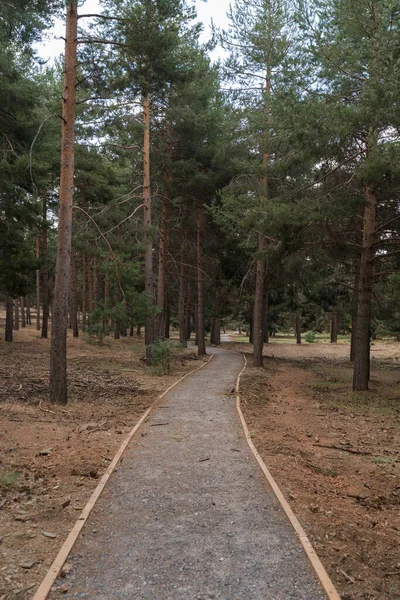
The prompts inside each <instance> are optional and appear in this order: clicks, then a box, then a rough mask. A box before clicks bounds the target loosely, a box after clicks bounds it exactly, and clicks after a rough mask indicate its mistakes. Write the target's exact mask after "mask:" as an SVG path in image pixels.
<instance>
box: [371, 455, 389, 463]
mask: <svg viewBox="0 0 400 600" xmlns="http://www.w3.org/2000/svg"><path fill="white" fill-rule="evenodd" d="M371 462H373V463H374V465H390V464H391V462H392V459H391V458H389V457H388V456H374V457H373V458H371Z"/></svg>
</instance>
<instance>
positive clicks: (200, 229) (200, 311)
mask: <svg viewBox="0 0 400 600" xmlns="http://www.w3.org/2000/svg"><path fill="white" fill-rule="evenodd" d="M203 235H204V207H203V203H202V201H201V200H198V202H197V319H196V322H197V327H196V331H197V353H198V355H199V356H204V355H205V354H207V353H206V341H205V333H204V275H203Z"/></svg>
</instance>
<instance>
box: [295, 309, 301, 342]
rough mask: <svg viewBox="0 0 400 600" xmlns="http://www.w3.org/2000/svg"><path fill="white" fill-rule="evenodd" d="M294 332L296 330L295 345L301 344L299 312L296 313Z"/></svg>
mask: <svg viewBox="0 0 400 600" xmlns="http://www.w3.org/2000/svg"><path fill="white" fill-rule="evenodd" d="M295 330H296V332H295V333H296V343H297V344H301V315H300V313H299V312H297V313H296V322H295Z"/></svg>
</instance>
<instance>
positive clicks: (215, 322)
mask: <svg viewBox="0 0 400 600" xmlns="http://www.w3.org/2000/svg"><path fill="white" fill-rule="evenodd" d="M210 343H211V344H212V345H213V346H219V345H220V344H221V319H220V317H212V319H211V335H210Z"/></svg>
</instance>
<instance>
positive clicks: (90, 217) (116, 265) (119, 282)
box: [72, 205, 126, 304]
mask: <svg viewBox="0 0 400 600" xmlns="http://www.w3.org/2000/svg"><path fill="white" fill-rule="evenodd" d="M72 208H74V209H75V210H80V211H81V212H83V214H84V215H86V217H87V218H88V219H89V220H90V221H91V223H93V225H94V226H95V227H96V229H97V231H98V232H99V234H100V237H101V238H102V239H103V240H104V241H105V243H106V244H107V246H108V249H109V251H110V254H111V256H112V259H113V262H114V268H115V274H116V276H117V281H118V287H119V289H120V291H121V294H122V297H123V301H122V302H123V304H124V303H125V302H126V297H125V292H124V289H123V287H122V284H121V278H120V275H119V270H118V259H117V257H116V256H115V254H114V250H113V249H112V247H111V244H110V242H109V241H108V239H107V238H106V237H105V236H104V234H103V232H102V231H101V229H100V227H99V226H98V225H97V223H96V221H95V220H94V219H93V217H92V216H91V215H89V213H88V212H87V211H86V210H84V209H83V208H81V207H80V206H77V205H75V206H73V207H72Z"/></svg>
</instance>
